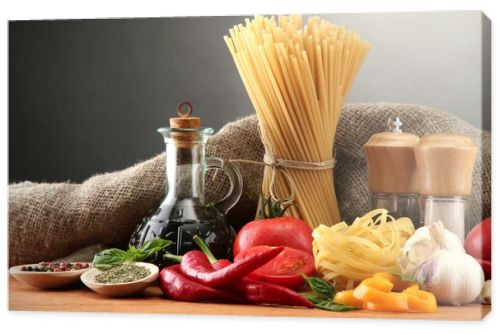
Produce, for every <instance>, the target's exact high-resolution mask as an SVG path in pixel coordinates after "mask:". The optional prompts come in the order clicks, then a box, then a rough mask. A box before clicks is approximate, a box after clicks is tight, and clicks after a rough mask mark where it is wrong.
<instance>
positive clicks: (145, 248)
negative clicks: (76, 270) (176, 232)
mask: <svg viewBox="0 0 500 334" xmlns="http://www.w3.org/2000/svg"><path fill="white" fill-rule="evenodd" d="M171 244H172V241H170V240H164V239H154V240H149V241H147V242H145V243H144V244H143V245H142V246H141V247H140V248H135V247H134V246H132V245H129V246H128V249H127V250H126V251H124V250H122V249H118V248H110V249H106V250H104V251H102V252H100V253H97V254H96V255H94V260H93V261H92V265H93V266H94V268H98V269H102V270H107V269H110V268H113V267H116V266H118V265H120V264H123V263H125V262H138V261H144V260H146V259H147V258H148V257H150V256H152V255H153V254H156V253H158V252H159V251H161V250H162V249H164V248H165V247H168V246H170V245H171Z"/></svg>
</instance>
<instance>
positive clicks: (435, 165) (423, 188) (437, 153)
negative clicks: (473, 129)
mask: <svg viewBox="0 0 500 334" xmlns="http://www.w3.org/2000/svg"><path fill="white" fill-rule="evenodd" d="M477 151H478V149H477V146H476V145H474V143H473V142H472V140H471V139H470V138H469V137H467V136H462V135H455V134H431V135H426V136H424V137H422V140H421V141H420V143H419V145H417V147H416V148H415V158H416V161H417V165H418V178H419V183H418V190H419V192H420V194H422V195H433V196H469V195H470V193H471V190H472V172H473V171H474V163H475V160H476V156H477Z"/></svg>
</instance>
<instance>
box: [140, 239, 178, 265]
mask: <svg viewBox="0 0 500 334" xmlns="http://www.w3.org/2000/svg"><path fill="white" fill-rule="evenodd" d="M171 244H172V241H170V240H165V239H153V240H149V241H146V242H145V243H144V245H142V247H141V248H139V250H138V252H139V254H140V256H141V257H143V258H142V260H145V259H147V258H148V257H150V256H151V255H153V254H156V253H158V252H159V251H161V250H162V249H164V248H166V247H168V246H170V245H171ZM142 260H141V261H142Z"/></svg>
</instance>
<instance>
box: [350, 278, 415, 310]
mask: <svg viewBox="0 0 500 334" xmlns="http://www.w3.org/2000/svg"><path fill="white" fill-rule="evenodd" d="M353 296H354V297H355V298H357V299H360V300H362V301H363V308H364V309H366V310H370V311H378V312H406V311H408V297H407V295H405V294H402V293H399V292H386V291H380V290H377V289H376V288H373V287H370V286H367V285H364V284H363V283H361V284H360V285H358V287H357V288H356V289H354V293H353Z"/></svg>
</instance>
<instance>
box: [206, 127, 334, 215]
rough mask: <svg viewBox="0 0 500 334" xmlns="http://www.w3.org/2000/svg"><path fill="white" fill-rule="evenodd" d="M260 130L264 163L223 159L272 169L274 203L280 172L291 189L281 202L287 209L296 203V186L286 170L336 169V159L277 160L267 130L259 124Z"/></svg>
mask: <svg viewBox="0 0 500 334" xmlns="http://www.w3.org/2000/svg"><path fill="white" fill-rule="evenodd" d="M259 128H260V132H261V138H262V144H263V145H264V149H265V151H266V153H265V154H264V157H263V159H262V161H254V160H246V159H223V160H222V163H223V164H224V162H225V161H229V162H236V163H248V164H254V165H260V166H268V167H270V168H271V181H270V182H269V195H270V196H271V198H272V199H273V200H274V201H278V197H277V196H276V192H275V183H276V174H277V173H278V172H279V173H281V174H282V175H283V176H284V177H285V178H286V182H287V183H288V186H289V189H290V195H289V196H288V198H287V199H285V200H283V201H281V206H282V207H285V206H287V205H291V204H293V203H294V202H295V184H294V182H293V179H292V177H291V176H290V174H289V173H288V172H287V171H286V170H285V169H287V168H289V169H301V170H327V169H333V168H334V167H335V157H333V158H332V159H330V160H325V161H319V162H310V161H297V160H288V159H277V158H276V157H275V155H274V152H273V149H272V147H273V146H272V142H271V139H270V138H269V136H268V135H267V132H266V130H265V128H264V127H263V126H262V125H261V124H260V122H259ZM217 172H218V170H216V171H215V173H214V176H213V179H215V177H216V176H217Z"/></svg>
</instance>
